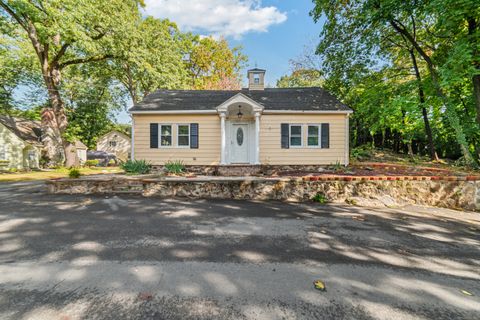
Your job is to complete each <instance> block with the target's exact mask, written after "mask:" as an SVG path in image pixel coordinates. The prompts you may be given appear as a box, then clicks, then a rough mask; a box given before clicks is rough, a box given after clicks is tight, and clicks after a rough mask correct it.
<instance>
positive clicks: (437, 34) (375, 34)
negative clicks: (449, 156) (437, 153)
mask: <svg viewBox="0 0 480 320" xmlns="http://www.w3.org/2000/svg"><path fill="white" fill-rule="evenodd" d="M314 2H315V9H314V10H313V11H312V15H313V16H314V19H316V20H318V19H320V17H322V16H324V17H325V18H326V23H325V25H324V28H323V31H322V34H321V42H320V45H319V47H318V53H319V54H321V55H322V57H323V58H324V61H325V63H324V66H326V71H327V75H328V77H329V78H330V77H333V78H336V79H342V80H345V79H346V78H351V79H355V77H357V78H361V76H360V77H358V72H359V71H360V72H365V71H366V73H363V74H367V75H368V73H371V72H376V71H378V70H379V69H381V68H382V67H385V66H387V67H392V68H394V69H395V68H396V69H398V70H401V69H409V70H412V71H413V75H414V77H415V81H416V83H417V91H418V105H419V107H420V109H422V116H423V118H424V120H425V121H424V122H425V131H426V134H427V136H429V139H428V140H430V142H429V145H430V147H429V149H430V155H431V156H432V157H433V156H434V149H433V147H432V143H431V141H432V140H433V139H432V138H431V133H429V123H428V116H429V112H428V109H427V108H428V104H430V105H436V106H438V110H440V111H441V113H442V116H443V118H445V119H447V120H448V123H447V126H448V127H449V128H450V129H452V130H453V132H454V137H455V141H456V142H457V144H458V146H459V148H460V149H461V151H462V154H463V156H464V159H465V160H466V162H468V163H472V162H473V159H472V155H471V151H472V146H475V145H476V144H477V143H478V141H477V137H476V136H475V135H474V134H471V132H472V131H471V128H472V125H471V123H470V121H469V120H468V119H465V117H464V114H463V113H462V112H461V109H462V108H466V109H467V110H468V109H469V108H470V106H469V101H468V99H463V100H462V99H459V96H460V95H459V94H458V92H455V91H456V90H457V89H458V88H459V87H460V88H464V87H465V81H464V79H465V78H468V77H469V78H470V79H473V80H474V81H475V79H476V74H477V73H478V72H477V71H475V70H477V69H476V68H475V67H474V66H475V65H476V63H477V61H478V58H476V56H475V54H474V53H475V50H478V45H479V43H478V33H477V24H476V22H477V21H478V17H479V14H478V13H479V11H478V4H477V5H475V1H474V0H465V1H462V4H461V5H459V6H458V7H455V6H454V5H453V2H452V1H450V0H432V1H427V0H425V1H417V0H412V1H400V2H399V1H394V0H347V1H333V2H332V1H328V0H315V1H314ZM447 7H448V8H451V10H453V11H449V12H450V13H449V14H451V15H455V16H456V18H455V19H447V20H448V21H450V22H451V21H456V22H457V23H456V24H455V26H452V27H451V28H446V26H447V23H446V22H445V19H444V18H445V16H448V15H449V14H444V12H445V8H447ZM447 11H448V10H447ZM469 21H473V22H474V23H470V22H469ZM467 25H468V28H467ZM447 29H449V30H450V31H448V32H447ZM467 30H470V31H467ZM397 56H403V59H397V60H396V57H397ZM448 65H449V66H450V68H448V67H447V66H448ZM452 66H453V67H454V68H453V69H452V68H451V67H452ZM422 73H423V74H422ZM427 80H428V81H427ZM378 81H379V82H383V81H385V79H384V78H378ZM474 81H473V82H474ZM473 84H474V83H472V82H470V86H471V87H475V86H474V85H473ZM456 88H457V89H456ZM457 91H458V90H457ZM474 91H475V90H472V91H471V92H472V93H473V92H474ZM464 92H465V91H464V90H463V91H462V93H464ZM399 94H400V95H401V94H402V93H401V92H399ZM460 102H462V103H464V105H462V104H461V103H460ZM423 109H424V110H423ZM474 112H475V111H474Z"/></svg>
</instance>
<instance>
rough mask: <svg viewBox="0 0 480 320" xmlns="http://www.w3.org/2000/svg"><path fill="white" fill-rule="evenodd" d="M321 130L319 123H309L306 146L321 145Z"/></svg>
mask: <svg viewBox="0 0 480 320" xmlns="http://www.w3.org/2000/svg"><path fill="white" fill-rule="evenodd" d="M321 130H322V126H321V125H319V124H309V125H308V126H307V146H309V147H320V146H321V143H322V142H321V141H322V139H321V137H322V135H321Z"/></svg>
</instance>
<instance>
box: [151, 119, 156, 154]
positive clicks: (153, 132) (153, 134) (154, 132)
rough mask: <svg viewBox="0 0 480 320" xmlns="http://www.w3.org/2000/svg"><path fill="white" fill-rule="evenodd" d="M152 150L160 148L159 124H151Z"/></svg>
mask: <svg viewBox="0 0 480 320" xmlns="http://www.w3.org/2000/svg"><path fill="white" fill-rule="evenodd" d="M150 148H158V123H150Z"/></svg>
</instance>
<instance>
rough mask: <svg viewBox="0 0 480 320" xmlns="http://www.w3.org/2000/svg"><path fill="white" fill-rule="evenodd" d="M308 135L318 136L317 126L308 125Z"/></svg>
mask: <svg viewBox="0 0 480 320" xmlns="http://www.w3.org/2000/svg"><path fill="white" fill-rule="evenodd" d="M308 135H309V136H318V126H308Z"/></svg>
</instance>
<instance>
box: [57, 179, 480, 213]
mask: <svg viewBox="0 0 480 320" xmlns="http://www.w3.org/2000/svg"><path fill="white" fill-rule="evenodd" d="M406 178H407V179H406ZM432 178H434V179H432ZM436 178H438V179H436ZM453 178H455V179H453ZM463 178H465V179H463ZM467 178H468V177H460V178H459V177H440V176H438V177H423V176H422V177H405V176H403V177H395V176H393V177H392V176H382V177H377V176H365V177H355V176H311V177H310V176H309V177H303V178H238V177H237V178H233V177H230V178H229V177H225V178H212V177H194V178H183V177H180V178H167V179H165V178H132V177H111V178H101V179H98V178H95V179H94V178H80V179H58V180H51V181H48V182H47V185H48V191H49V192H50V193H55V194H119V193H136V194H141V195H143V196H145V197H161V198H172V197H182V198H195V199H198V198H202V199H238V200H240V199H248V200H280V201H295V202H300V201H308V200H310V199H311V198H312V197H313V196H314V195H315V194H317V193H322V194H324V195H325V196H326V198H327V199H328V200H329V201H330V202H336V203H345V202H347V203H352V204H357V205H364V206H382V205H386V206H395V205H404V204H419V205H429V206H438V207H445V208H451V209H464V210H477V211H480V181H479V177H470V179H467ZM473 178H475V179H473ZM472 179H473V180H472Z"/></svg>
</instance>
